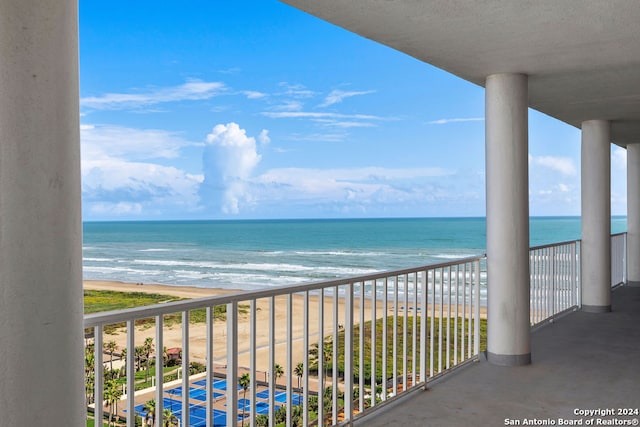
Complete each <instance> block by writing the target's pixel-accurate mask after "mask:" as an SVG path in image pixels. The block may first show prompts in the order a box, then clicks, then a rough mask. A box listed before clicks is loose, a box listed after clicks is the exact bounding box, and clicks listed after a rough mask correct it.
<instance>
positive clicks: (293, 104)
mask: <svg viewBox="0 0 640 427" xmlns="http://www.w3.org/2000/svg"><path fill="white" fill-rule="evenodd" d="M302 107H303V104H302V102H300V101H294V100H291V99H289V100H286V101H284V102H283V103H282V104H280V105H276V106H274V107H273V110H276V111H301V110H302Z"/></svg>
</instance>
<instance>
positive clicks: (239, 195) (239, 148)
mask: <svg viewBox="0 0 640 427" xmlns="http://www.w3.org/2000/svg"><path fill="white" fill-rule="evenodd" d="M267 134H268V133H267V131H265V130H263V131H262V133H261V134H260V135H261V139H262V140H264V139H265V138H268V136H267ZM260 159H261V156H260V155H259V154H258V152H257V147H256V140H255V138H253V137H248V136H247V135H246V131H245V130H244V129H241V128H240V126H238V124H236V123H228V124H226V125H223V124H218V125H216V126H215V127H214V128H213V130H212V132H211V133H210V134H209V135H207V144H206V146H205V149H204V154H203V170H204V174H205V179H204V182H203V185H202V188H201V191H200V194H201V196H202V198H203V202H204V203H205V204H207V205H218V204H219V205H220V207H221V210H222V212H224V213H227V214H229V213H230V214H237V213H239V212H240V208H241V205H242V204H243V203H251V195H250V193H249V192H247V191H246V181H247V180H248V179H249V177H250V176H251V173H252V172H253V170H254V168H255V167H256V166H257V165H258V163H259V162H260ZM212 199H213V200H212ZM220 199H221V200H220ZM219 202H220V203H219Z"/></svg>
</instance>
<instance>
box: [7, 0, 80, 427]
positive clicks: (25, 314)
mask: <svg viewBox="0 0 640 427" xmlns="http://www.w3.org/2000/svg"><path fill="white" fill-rule="evenodd" d="M77 20H78V7H77V0H2V1H0V419H1V420H2V421H0V424H2V425H6V426H45V425H52V424H60V423H62V421H61V420H64V424H65V425H69V426H80V425H84V424H85V420H84V414H85V408H86V405H85V399H84V379H83V376H84V359H83V357H84V356H83V341H84V340H83V325H82V322H83V314H82V307H83V304H82V223H81V215H80V142H79V110H78V96H79V88H78V22H77Z"/></svg>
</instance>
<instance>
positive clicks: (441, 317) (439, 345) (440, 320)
mask: <svg viewBox="0 0 640 427" xmlns="http://www.w3.org/2000/svg"><path fill="white" fill-rule="evenodd" d="M444 275H445V269H444V268H441V269H440V316H439V318H438V373H441V372H442V324H443V323H444Z"/></svg>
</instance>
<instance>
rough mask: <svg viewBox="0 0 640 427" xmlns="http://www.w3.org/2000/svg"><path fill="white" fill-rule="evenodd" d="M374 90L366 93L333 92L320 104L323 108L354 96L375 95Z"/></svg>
mask: <svg viewBox="0 0 640 427" xmlns="http://www.w3.org/2000/svg"><path fill="white" fill-rule="evenodd" d="M374 92H375V91H374V90H365V91H350V92H347V91H342V90H332V91H331V93H329V95H327V97H326V98H325V100H324V102H323V103H322V104H320V106H321V107H328V106H330V105H333V104H337V103H340V102H342V101H343V100H345V99H346V98H351V97H352V96H359V95H368V94H370V93H374Z"/></svg>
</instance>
